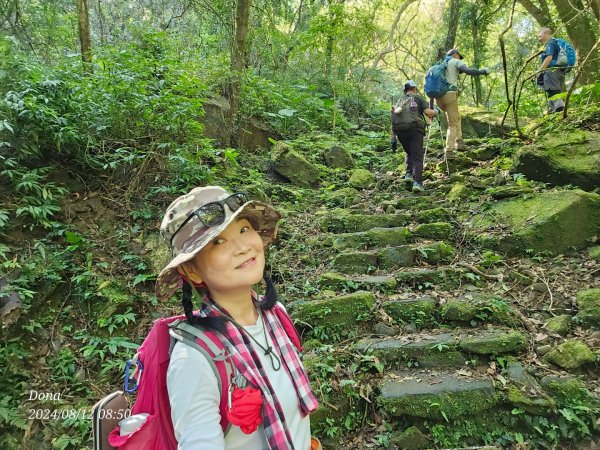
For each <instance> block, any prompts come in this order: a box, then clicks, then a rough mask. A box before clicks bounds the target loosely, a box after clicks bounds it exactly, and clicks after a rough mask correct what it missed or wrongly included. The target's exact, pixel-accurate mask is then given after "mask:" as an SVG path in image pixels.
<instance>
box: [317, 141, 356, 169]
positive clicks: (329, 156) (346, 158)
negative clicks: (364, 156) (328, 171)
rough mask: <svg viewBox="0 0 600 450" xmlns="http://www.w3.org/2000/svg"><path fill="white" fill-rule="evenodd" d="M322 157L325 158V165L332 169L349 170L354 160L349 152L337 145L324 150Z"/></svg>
mask: <svg viewBox="0 0 600 450" xmlns="http://www.w3.org/2000/svg"><path fill="white" fill-rule="evenodd" d="M323 157H324V158H325V164H327V166H329V167H331V168H333V169H351V168H352V167H354V160H353V159H352V155H351V154H350V152H349V151H348V150H346V149H345V148H344V147H340V146H339V145H334V146H333V147H331V148H330V149H328V150H325V152H324V154H323Z"/></svg>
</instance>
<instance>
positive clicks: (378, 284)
mask: <svg viewBox="0 0 600 450" xmlns="http://www.w3.org/2000/svg"><path fill="white" fill-rule="evenodd" d="M318 283H319V287H321V288H332V289H337V290H340V291H350V292H351V291H357V290H360V289H368V290H376V291H383V292H390V291H393V290H394V289H395V287H396V285H397V284H398V283H397V282H396V279H395V278H394V277H393V276H392V275H357V276H353V277H348V276H344V275H341V274H339V273H332V272H329V273H324V274H323V275H321V276H320V277H319V280H318Z"/></svg>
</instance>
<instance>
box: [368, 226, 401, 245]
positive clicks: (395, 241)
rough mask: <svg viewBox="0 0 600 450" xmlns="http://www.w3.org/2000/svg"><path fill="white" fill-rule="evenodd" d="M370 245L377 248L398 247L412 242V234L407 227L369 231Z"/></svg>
mask: <svg viewBox="0 0 600 450" xmlns="http://www.w3.org/2000/svg"><path fill="white" fill-rule="evenodd" d="M367 236H368V239H369V244H370V245H373V246H377V247H386V246H396V245H400V244H405V243H406V242H408V241H409V240H410V237H411V232H410V231H409V230H408V228H405V227H395V228H372V229H371V230H369V231H367Z"/></svg>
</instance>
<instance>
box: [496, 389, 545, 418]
mask: <svg viewBox="0 0 600 450" xmlns="http://www.w3.org/2000/svg"><path fill="white" fill-rule="evenodd" d="M506 398H507V399H508V401H509V402H510V403H512V404H513V405H515V406H516V407H518V408H521V409H523V410H525V411H527V412H529V413H531V414H536V415H544V414H546V413H547V412H548V411H549V410H553V409H554V408H555V406H556V402H555V401H554V400H553V399H552V398H545V397H535V396H533V395H529V394H528V393H527V392H524V391H523V390H521V389H520V388H518V387H516V386H512V385H510V386H508V388H507V391H506Z"/></svg>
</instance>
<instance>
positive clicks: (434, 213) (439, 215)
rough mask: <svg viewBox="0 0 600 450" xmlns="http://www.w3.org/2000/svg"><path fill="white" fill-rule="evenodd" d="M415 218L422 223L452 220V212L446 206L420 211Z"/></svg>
mask: <svg viewBox="0 0 600 450" xmlns="http://www.w3.org/2000/svg"><path fill="white" fill-rule="evenodd" d="M415 218H416V220H417V221H418V222H420V223H430V222H448V221H449V220H450V213H449V212H448V210H447V209H445V208H433V209H426V210H424V211H418V212H417V213H416V214H415Z"/></svg>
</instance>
